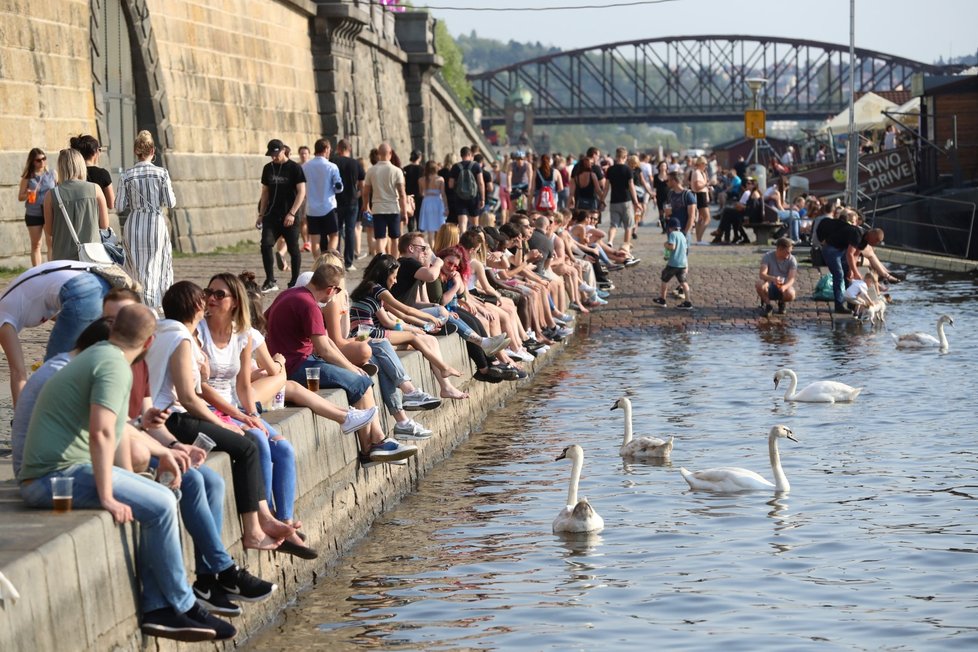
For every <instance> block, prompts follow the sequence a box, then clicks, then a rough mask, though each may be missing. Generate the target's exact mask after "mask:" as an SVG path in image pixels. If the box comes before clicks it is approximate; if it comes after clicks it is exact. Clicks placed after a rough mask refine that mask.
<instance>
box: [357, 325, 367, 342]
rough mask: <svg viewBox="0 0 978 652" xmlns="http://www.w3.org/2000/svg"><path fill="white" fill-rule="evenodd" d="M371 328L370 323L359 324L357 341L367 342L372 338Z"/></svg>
mask: <svg viewBox="0 0 978 652" xmlns="http://www.w3.org/2000/svg"><path fill="white" fill-rule="evenodd" d="M370 331H371V328H370V326H369V325H368V324H360V325H359V326H357V338H356V339H357V341H358V342H366V341H367V340H369V339H370Z"/></svg>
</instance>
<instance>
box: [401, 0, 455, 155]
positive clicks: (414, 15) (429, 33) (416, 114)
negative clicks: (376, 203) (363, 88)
mask: <svg viewBox="0 0 978 652" xmlns="http://www.w3.org/2000/svg"><path fill="white" fill-rule="evenodd" d="M396 16H397V19H396V21H397V22H396V23H395V29H396V32H397V41H398V44H399V45H400V46H401V49H402V50H404V52H405V53H406V54H407V58H408V60H407V63H406V64H405V65H404V84H405V87H406V90H407V96H408V125H409V126H410V131H411V134H410V137H411V149H416V150H418V151H420V152H423V153H424V155H425V156H427V157H432V156H435V155H436V154H437V152H433V151H431V146H432V143H434V134H433V133H432V131H433V127H432V124H433V122H432V117H431V112H432V111H433V107H432V95H431V77H432V76H433V75H434V74H435V73H437V72H438V70H439V69H441V67H442V65H443V61H442V58H441V57H440V56H438V55H437V54H435V21H434V19H433V18H432V17H431V15H430V14H428V13H427V12H422V11H409V12H405V13H402V14H396Z"/></svg>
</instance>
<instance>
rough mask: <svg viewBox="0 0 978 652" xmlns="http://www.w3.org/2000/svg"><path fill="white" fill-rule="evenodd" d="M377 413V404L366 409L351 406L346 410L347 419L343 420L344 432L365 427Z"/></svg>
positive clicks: (346, 433)
mask: <svg viewBox="0 0 978 652" xmlns="http://www.w3.org/2000/svg"><path fill="white" fill-rule="evenodd" d="M375 414H377V406H376V405H375V406H373V407H372V408H367V409H366V410H358V409H357V408H352V407H351V408H350V409H349V410H347V412H346V419H344V420H343V426H342V428H343V434H344V435H348V434H350V433H351V432H356V431H357V430H359V429H360V428H363V427H364V426H365V425H367V424H368V423H370V422H371V421H372V420H373V418H374V415H375Z"/></svg>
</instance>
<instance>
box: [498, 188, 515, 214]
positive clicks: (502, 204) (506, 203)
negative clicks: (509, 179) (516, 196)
mask: <svg viewBox="0 0 978 652" xmlns="http://www.w3.org/2000/svg"><path fill="white" fill-rule="evenodd" d="M511 207H512V203H510V199H509V191H508V190H506V189H505V188H503V189H502V190H500V191H499V208H500V209H501V210H504V211H508V210H509V209H510V208H511Z"/></svg>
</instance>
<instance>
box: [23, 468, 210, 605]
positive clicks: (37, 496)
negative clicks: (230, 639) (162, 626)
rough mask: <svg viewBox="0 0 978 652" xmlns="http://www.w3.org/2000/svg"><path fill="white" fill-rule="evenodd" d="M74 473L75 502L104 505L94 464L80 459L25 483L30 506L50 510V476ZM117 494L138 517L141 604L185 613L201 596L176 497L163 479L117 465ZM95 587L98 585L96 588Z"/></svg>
mask: <svg viewBox="0 0 978 652" xmlns="http://www.w3.org/2000/svg"><path fill="white" fill-rule="evenodd" d="M54 477H64V478H74V483H73V485H74V486H73V488H72V491H73V501H72V502H73V504H74V507H77V508H80V509H102V503H101V502H100V501H99V497H98V492H97V491H96V490H95V475H94V474H93V472H92V465H91V464H75V465H72V466H69V467H68V468H66V469H61V470H60V471H54V472H53V473H49V474H47V475H45V476H41V477H39V478H35V479H34V480H33V481H32V482H31V483H30V484H26V485H25V484H21V486H20V495H21V496H22V497H23V498H24V502H26V503H27V504H28V505H29V506H30V507H38V508H42V509H43V508H47V509H50V508H51V505H52V500H51V478H54ZM112 495H113V496H114V497H115V499H116V500H117V501H119V502H121V503H123V504H125V505H129V507H130V508H132V514H133V517H134V518H135V519H136V521H138V522H139V526H140V527H139V550H138V554H137V555H136V561H137V565H138V569H139V579H140V580H141V582H142V595H141V597H140V606H141V607H142V610H143V613H146V612H147V611H154V610H156V609H163V608H165V607H172V608H173V609H175V610H176V611H178V612H180V613H183V612H185V611H187V610H188V609H190V608H191V607H192V606H194V602H195V601H196V598H194V594H193V591H192V590H191V588H190V585H189V584H187V574H186V571H185V570H184V567H183V554H182V552H181V548H180V528H179V522H178V521H179V519H178V518H177V499H176V497H175V496H174V495H173V492H172V491H170V490H169V489H167V488H166V487H164V486H163V485H161V484H157V483H156V482H152V481H151V480H147V479H146V478H144V477H142V476H139V475H136V474H135V473H130V472H129V471H126V470H123V469H120V468H118V467H112ZM92 589H93V590H94V589H95V587H92Z"/></svg>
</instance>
